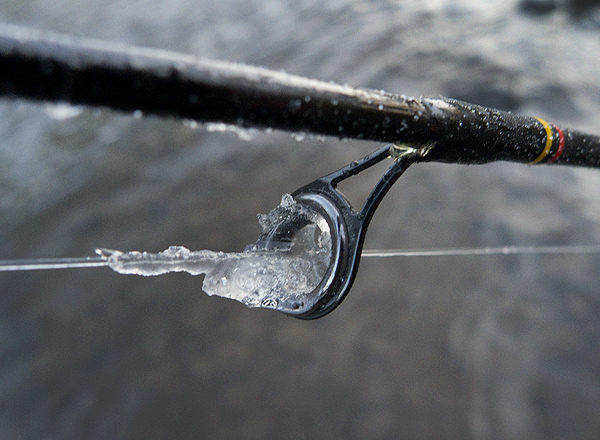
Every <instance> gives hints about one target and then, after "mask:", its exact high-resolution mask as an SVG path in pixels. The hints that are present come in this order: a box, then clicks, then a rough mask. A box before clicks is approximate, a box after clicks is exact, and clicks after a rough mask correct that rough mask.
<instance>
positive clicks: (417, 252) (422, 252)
mask: <svg viewBox="0 0 600 440" xmlns="http://www.w3.org/2000/svg"><path fill="white" fill-rule="evenodd" d="M597 253H600V245H570V246H502V247H483V248H455V249H369V250H363V252H362V256H363V257H378V258H386V257H454V256H473V255H515V254H597Z"/></svg>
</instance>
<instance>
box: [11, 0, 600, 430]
mask: <svg viewBox="0 0 600 440" xmlns="http://www.w3.org/2000/svg"><path fill="white" fill-rule="evenodd" d="M531 3H536V2H521V3H519V2H515V1H511V0H509V1H495V0H485V1H475V0H473V1H464V2H458V1H456V2H455V1H443V0H437V1H423V2H408V1H383V0H381V1H359V0H355V1H343V0H337V1H336V0H334V1H330V2H326V3H325V4H321V2H316V1H309V0H306V1H288V2H280V1H270V0H263V1H253V0H250V1H248V0H244V1H239V0H226V1H223V0H220V1H210V2H193V1H190V0H169V1H166V0H164V1H159V0H154V1H132V0H127V1H122V0H112V1H107V2H92V1H87V0H82V1H68V0H65V1H55V2H46V1H35V0H27V1H24V0H7V1H5V2H3V5H2V7H0V20H1V21H3V22H8V23H13V24H21V25H26V26H32V27H36V28H42V29H49V30H54V31H60V32H66V33H70V34H74V35H79V36H85V37H93V38H99V39H105V40H112V41H119V42H124V43H130V44H137V45H144V46H150V47H158V48H166V49H170V50H176V51H180V52H185V53H192V54H197V55H201V56H206V57H211V58H219V59H224V60H229V61H242V62H246V63H250V64H258V65H261V66H265V67H269V68H272V69H285V70H286V71H288V72H291V73H295V74H301V75H306V76H310V77H314V78H318V79H322V80H335V81H337V82H340V83H348V84H351V85H356V86H364V87H372V88H376V89H385V90H387V91H390V92H396V93H405V94H414V95H420V94H426V95H446V96H451V97H453V98H458V99H463V100H467V101H471V102H474V103H477V104H483V105H489V106H494V107H498V108H501V109H504V110H511V111H515V112H521V113H526V114H531V115H533V116H540V117H543V118H546V119H548V120H551V121H553V122H555V123H557V124H560V125H561V126H565V127H573V128H579V129H582V130H585V131H589V132H591V133H594V134H600V55H599V54H600V29H599V28H598V26H597V25H596V24H595V21H594V17H595V15H594V13H593V11H592V12H589V11H588V12H587V13H585V14H583V15H584V17H583V18H584V19H583V20H574V19H573V18H572V13H571V12H569V10H568V8H567V7H566V6H565V5H566V4H567V2H556V7H555V8H554V9H553V8H550V10H549V11H548V12H546V13H543V14H538V13H530V12H523V9H524V8H523V7H522V4H531ZM539 3H542V2H539ZM546 3H547V4H550V5H552V4H553V3H552V2H546ZM525 9H527V8H525ZM529 9H531V8H529ZM534 9H535V8H534ZM538 9H539V8H538ZM541 9H543V8H541ZM0 133H1V136H0V222H1V223H0V224H1V225H2V227H1V228H0V258H2V259H5V258H29V257H31V258H37V257H39V258H42V257H59V256H85V255H91V254H92V252H93V249H94V248H97V247H103V248H112V249H124V250H127V249H144V250H148V251H152V252H157V251H161V250H163V249H165V248H167V247H168V246H170V245H181V246H185V247H187V248H189V249H213V250H222V251H226V252H237V251H241V250H243V248H244V246H245V245H246V244H247V243H252V242H254V241H255V240H256V237H257V235H258V233H259V229H258V226H257V223H256V219H255V215H256V213H258V212H263V213H264V212H269V210H270V209H271V208H273V207H274V206H276V205H277V204H278V203H279V200H280V197H281V194H283V193H285V192H291V191H293V190H294V189H296V188H298V187H299V186H301V185H303V184H305V183H307V182H309V181H311V180H313V179H315V178H316V177H318V176H320V175H323V174H325V173H328V172H330V171H332V170H334V169H336V168H338V167H340V166H342V165H345V164H347V163H349V162H350V161H352V160H354V159H357V158H359V157H362V156H363V155H365V154H366V153H368V152H369V151H371V150H374V149H376V148H377V147H379V145H377V144H372V143H366V142H362V143H361V142H342V141H338V140H336V139H329V138H328V139H325V140H317V139H303V140H302V141H301V142H299V141H298V139H301V138H303V136H299V135H297V136H295V137H292V136H290V135H289V134H284V133H275V132H274V133H242V135H241V136H239V137H238V136H236V135H235V134H234V133H230V132H222V131H220V130H218V129H217V130H215V127H212V128H211V130H208V129H203V128H195V127H193V126H191V124H189V123H188V124H184V123H182V122H181V121H175V120H161V119H159V118H155V117H144V116H143V115H139V114H138V115H123V114H116V113H113V112H110V111H108V110H90V109H84V108H82V109H79V108H77V109H73V108H70V107H66V108H65V107H61V106H58V107H57V106H47V105H40V104H34V103H28V102H24V101H6V100H3V101H0ZM372 185H373V181H372V179H371V180H370V179H369V178H368V177H366V178H364V179H363V178H362V176H361V177H360V178H356V179H355V181H354V182H353V183H350V184H349V185H347V186H346V187H344V188H343V190H344V191H345V192H346V193H347V194H348V195H349V196H350V198H351V199H355V198H358V199H360V198H361V197H364V194H365V193H366V192H368V190H369V189H370V188H371V187H372ZM599 226H600V172H598V171H595V170H584V169H571V168H563V167H547V168H546V167H528V166H523V165H515V164H505V163H500V164H493V165H485V166H471V167H467V166H455V165H438V164H422V165H417V166H414V167H413V168H412V169H410V170H408V172H407V173H406V174H405V176H403V177H402V178H401V179H400V180H399V181H398V183H397V184H396V187H395V188H394V189H393V190H392V191H391V192H390V194H389V195H388V196H387V197H386V199H385V200H384V201H383V203H382V205H381V207H380V208H379V210H378V212H377V214H376V216H375V218H374V220H373V223H372V227H371V230H370V231H369V234H368V236H367V242H366V245H365V246H366V248H371V249H374V248H377V249H381V248H428V247H435V248H439V247H468V246H504V245H568V244H591V243H598V242H599V241H600V237H599V235H600V232H599V231H600V228H599ZM201 285H202V280H201V279H200V278H198V277H192V276H189V275H187V274H168V275H162V276H160V277H151V278H142V277H128V276H123V275H119V274H116V273H113V272H112V271H111V270H109V269H106V268H96V269H75V270H64V271H53V272H30V273H13V274H2V275H1V276H0V286H1V287H2V289H1V295H0V389H1V390H2V392H1V393H0V438H36V439H37V438H114V439H120V438H123V439H132V438H136V439H137V438H140V439H141V438H144V439H145V438H188V437H196V438H198V437H199V438H227V439H230V438H294V439H297V438H340V439H342V438H343V439H347V438H389V439H392V438H394V439H395V438H476V439H479V438H481V439H487V438H529V439H535V438H540V439H542V438H544V439H547V438H561V439H562V438H593V437H594V436H595V435H597V432H598V431H599V430H600V419H599V418H598V416H597V415H598V413H599V412H600V375H599V371H600V354H599V353H600V351H599V350H598V347H599V346H600V319H598V317H599V315H600V294H599V285H600V257H598V256H594V255H587V254H586V255H581V256H577V255H522V256H517V255H507V256H487V257H481V256H477V257H444V258H403V259H400V258H397V259H377V258H372V259H368V260H365V261H363V263H362V265H361V268H360V270H359V273H358V277H357V281H356V283H355V287H354V288H353V289H352V291H351V292H350V295H349V296H348V298H347V299H346V300H345V301H344V303H343V304H342V305H341V306H340V307H339V308H338V309H337V310H336V311H335V312H334V313H333V314H331V315H329V316H327V317H326V318H324V319H321V320H318V321H311V322H306V321H299V320H294V319H292V318H288V317H285V316H283V315H281V314H279V313H277V312H276V311H273V310H257V309H247V308H246V307H244V306H243V305H240V304H238V303H236V302H233V301H229V300H226V299H220V298H214V297H212V298H211V297H208V296H206V295H204V294H202V293H201Z"/></svg>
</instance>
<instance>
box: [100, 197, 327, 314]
mask: <svg viewBox="0 0 600 440" xmlns="http://www.w3.org/2000/svg"><path fill="white" fill-rule="evenodd" d="M258 220H259V223H260V226H261V229H262V232H261V234H260V236H259V239H258V241H257V242H256V243H255V244H253V245H250V246H248V247H247V248H246V250H245V251H243V252H239V253H225V252H214V251H208V250H201V251H190V250H189V249H186V248H185V247H182V246H171V247H169V248H168V249H167V250H165V251H163V252H159V253H156V254H154V253H148V252H137V251H132V252H121V251H117V250H109V249H101V250H98V253H99V254H100V255H101V256H102V257H103V258H104V259H105V260H106V261H107V265H108V266H109V267H110V268H112V269H113V270H114V271H116V272H118V273H122V274H135V275H142V276H155V275H161V274H165V273H168V272H188V273H190V274H192V275H200V274H205V277H204V282H203V285H202V287H203V290H204V291H205V292H206V293H207V294H208V295H211V296H212V295H216V296H221V297H224V298H230V299H235V300H237V301H240V302H242V303H243V304H245V305H247V306H248V307H268V308H274V309H279V310H282V311H294V310H297V309H299V308H301V307H302V306H303V305H304V304H305V303H306V301H307V300H309V297H310V294H311V293H312V292H313V291H314V290H315V289H316V287H317V286H318V285H319V283H320V282H321V280H322V279H323V277H324V275H325V273H326V272H327V268H328V267H329V264H330V258H331V238H330V236H329V227H328V225H327V222H326V221H325V219H324V218H323V217H322V216H320V215H319V214H317V213H316V212H315V211H313V210H312V209H310V208H309V207H307V206H306V205H302V204H298V203H296V202H295V201H294V199H293V198H292V197H291V196H290V195H288V194H286V195H284V196H283V197H282V200H281V204H280V205H279V206H278V207H277V208H275V209H274V210H272V211H271V212H270V213H269V214H265V215H261V214H259V216H258ZM291 230H293V233H292V234H290V231H291ZM282 231H283V232H282Z"/></svg>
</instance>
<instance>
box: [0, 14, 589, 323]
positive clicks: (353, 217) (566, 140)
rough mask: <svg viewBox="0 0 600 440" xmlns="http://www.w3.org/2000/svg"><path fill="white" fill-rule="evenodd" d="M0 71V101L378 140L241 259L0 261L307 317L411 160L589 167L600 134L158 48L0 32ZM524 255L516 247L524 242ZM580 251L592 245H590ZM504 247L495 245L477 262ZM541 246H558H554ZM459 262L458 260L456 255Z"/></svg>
mask: <svg viewBox="0 0 600 440" xmlns="http://www.w3.org/2000/svg"><path fill="white" fill-rule="evenodd" d="M0 66H2V67H0V96H4V97H7V98H25V99H32V100H38V101H50V102H66V103H69V104H73V105H87V106H93V107H106V108H111V109H114V110H117V111H124V112H136V111H141V112H143V113H145V114H155V115H159V116H167V117H174V118H180V119H189V120H194V121H197V122H220V123H225V124H233V125H237V126H240V127H243V128H262V129H278V130H284V131H291V132H297V133H310V134H314V135H327V136H335V137H338V138H344V139H362V140H370V141H377V142H382V143H389V144H388V145H385V146H384V147H381V148H379V149H378V150H376V151H374V152H373V153H371V154H369V155H367V156H365V157H363V158H362V159H360V160H357V161H353V162H352V163H351V164H349V165H347V166H345V167H343V168H341V169H339V170H337V171H334V172H333V173H330V174H328V175H326V176H323V177H321V178H319V179H316V180H315V181H313V182H311V183H309V184H308V185H305V186H303V187H301V188H299V189H297V190H296V191H294V192H293V193H292V194H291V196H290V195H287V196H284V199H283V200H282V205H280V206H279V207H278V208H276V209H275V210H273V211H272V213H271V214H269V216H271V220H270V221H269V222H266V223H265V224H267V225H268V227H266V228H265V227H264V226H263V231H262V232H261V234H260V236H259V239H258V241H257V243H256V244H255V245H253V246H250V247H249V248H248V249H247V250H246V251H244V252H243V253H241V254H223V253H214V252H213V253H211V251H196V252H190V251H189V250H187V249H185V248H181V247H173V248H169V249H168V250H166V251H164V252H162V253H160V254H148V253H145V252H144V253H140V252H130V253H126V254H124V253H122V252H119V251H99V254H100V255H99V256H98V257H90V258H76V259H67V260H70V261H66V260H65V259H51V260H37V261H31V260H27V261H21V262H18V263H19V264H15V263H14V262H10V261H9V262H1V263H2V264H0V270H2V267H5V268H8V269H7V270H13V269H15V268H17V267H27V269H36V268H47V269H49V268H61V267H97V266H110V267H111V268H113V269H115V270H117V271H121V273H137V274H140V275H156V274H160V273H165V272H169V271H188V272H190V273H194V274H198V273H206V277H205V280H204V286H203V287H204V288H205V290H207V291H209V290H210V291H211V292H216V293H214V294H219V295H221V296H227V297H230V298H234V299H238V300H240V301H242V302H244V303H245V304H246V305H250V306H258V307H269V308H275V309H278V310H280V311H282V312H284V313H286V314H288V315H292V316H295V317H297V318H302V319H314V318H319V317H321V316H324V315H326V314H327V313H329V312H331V311H332V310H333V309H335V308H336V307H337V306H338V305H339V304H340V303H341V302H342V300H343V299H344V298H345V296H346V295H347V293H348V291H349V290H350V288H351V286H352V284H353V282H354V279H355V277H356V273H357V270H358V265H359V262H360V258H361V256H362V255H363V254H362V246H363V242H364V239H365V235H366V231H367V228H368V226H369V223H370V220H371V218H372V216H373V214H374V212H375V210H376V209H377V207H378V206H379V203H380V202H381V200H382V199H383V197H384V196H385V195H386V194H387V192H388V191H389V189H390V188H391V187H392V185H393V184H394V183H395V182H396V181H397V179H398V178H399V177H400V176H401V175H402V174H403V173H404V171H405V170H406V169H407V168H408V167H409V166H410V165H412V164H414V163H417V162H431V161H436V162H445V163H456V164H483V163H488V162H493V161H501V160H503V161H511V162H521V163H528V164H563V165H578V166H587V167H599V166H600V137H598V136H595V135H590V134H585V133H580V132H578V131H574V130H569V129H563V128H561V127H559V126H558V125H556V124H553V123H549V122H547V121H545V120H544V119H542V118H535V117H528V116H520V115H514V114H512V113H509V112H504V111H500V110H495V109H490V108H486V107H482V106H478V105H474V104H468V103H465V102H462V101H457V100H454V99H450V98H443V97H437V98H427V97H419V98H413V97H406V96H403V95H394V94H389V93H386V92H384V91H377V90H366V89H359V88H353V87H350V86H347V85H340V84H335V83H331V82H323V81H318V80H313V79H308V78H303V77H299V76H295V75H290V74H287V73H284V72H276V71H272V70H268V69H263V68H258V67H252V66H247V65H243V64H235V63H228V62H223V61H213V60H206V59H200V58H196V57H193V56H190V55H183V54H178V53H173V52H168V51H163V50H156V49H148V48H139V47H131V46H125V45H118V44H115V43H108V42H101V41H94V40H85V39H76V38H72V37H69V36H64V35H58V34H53V33H48V32H40V31H36V30H30V29H24V28H20V27H15V26H10V25H0ZM388 158H392V159H394V160H393V163H392V165H391V166H390V167H389V168H388V170H387V171H386V172H385V173H384V174H383V176H382V177H381V179H380V180H379V182H378V183H377V184H376V186H375V187H374V189H373V190H372V192H371V194H370V196H369V197H368V199H367V201H366V202H365V203H364V205H363V206H362V208H360V209H355V208H354V207H353V206H352V205H351V204H350V202H349V201H348V200H347V199H346V198H345V197H344V196H343V194H342V193H340V192H339V191H338V190H337V185H338V184H339V183H340V182H341V181H343V180H346V179H348V178H350V177H352V176H355V175H357V174H359V173H361V172H362V171H364V170H366V169H368V168H370V167H371V166H373V165H375V164H377V163H379V162H381V161H383V160H385V159H388ZM286 197H287V198H286ZM284 201H285V203H284ZM273 213H274V214H273ZM267 217H268V216H267ZM274 219H275V220H274ZM317 232H318V233H317ZM316 237H318V238H316ZM294 248H296V251H294ZM524 249H526V250H525V251H524V252H529V251H528V250H527V249H529V248H524ZM579 249H583V251H585V252H597V251H598V250H599V249H598V247H596V246H592V247H585V248H582V247H579ZM514 251H516V249H512V250H511V249H510V248H501V250H498V249H496V250H491V249H490V250H488V251H485V252H480V253H479V254H480V255H484V254H497V253H504V254H508V253H516V252H514ZM521 251H522V249H521V250H519V252H521ZM545 251H547V252H548V253H555V252H564V251H568V250H565V249H563V248H558V247H557V248H548V249H546V250H545ZM286 252H287V253H286ZM425 252H427V251H425ZM421 254H422V255H425V254H424V253H423V252H421ZM433 254H435V252H434V253H433ZM433 254H432V253H431V251H429V255H433ZM459 254H465V255H466V253H465V252H464V251H461V252H459ZM446 255H447V253H446ZM315 256H317V257H315ZM255 257H256V258H255ZM256 259H258V260H257V261H259V262H265V266H266V267H262V264H261V263H260V264H259V265H258V266H256V265H255V266H253V267H254V268H255V269H256V268H258V269H256V270H258V271H262V272H260V277H258V273H259V272H257V271H256V270H254V271H253V272H251V276H249V278H248V277H247V278H246V279H245V280H244V281H243V283H241V284H244V285H245V286H249V285H251V286H252V288H251V289H249V288H248V289H249V290H248V291H241V293H239V294H238V293H236V294H233V293H231V292H232V291H233V290H232V289H233V287H232V286H233V285H235V284H236V282H237V281H239V280H236V279H235V278H233V277H234V275H233V274H235V273H236V271H237V269H239V268H243V270H240V271H237V273H238V275H237V276H239V274H240V273H242V274H246V275H248V274H247V273H246V269H247V267H246V266H240V265H243V264H245V263H244V262H247V261H254V260H256ZM224 260H227V261H228V263H230V268H231V267H235V268H236V270H233V269H232V270H229V269H228V270H229V271H228V272H226V273H225V275H226V276H223V273H221V272H219V271H217V272H214V270H216V269H214V267H215V264H216V263H217V262H219V261H224ZM232 261H233V263H232ZM68 264H73V266H68ZM303 264H306V265H308V266H307V267H312V266H316V267H318V268H320V269H319V270H320V272H318V274H316V275H315V273H313V274H312V275H313V277H312V278H313V280H312V281H311V282H310V283H304V284H305V285H304V287H303V288H301V289H300V290H294V289H292V290H291V291H283V292H282V291H281V290H276V289H281V285H282V284H285V285H286V286H289V280H290V279H291V278H293V279H295V280H299V279H304V278H303V277H304V276H305V275H306V274H305V273H302V272H295V273H294V274H293V275H294V276H293V277H291V278H289V277H288V279H285V276H287V275H286V273H284V274H283V275H284V278H281V276H282V274H281V271H282V270H283V271H284V272H285V271H286V270H289V268H290V267H302V266H303ZM217 266H218V267H221V266H222V265H221V266H219V265H217ZM274 267H277V268H278V269H274ZM199 268H201V269H199ZM19 270H21V269H19ZM265 271H266V272H265ZM269 271H271V272H269ZM313 272H314V271H313ZM258 278H260V280H262V281H261V282H262V283H263V284H262V285H260V286H258V285H257V284H256V282H258V281H257V279H258ZM265 280H267V281H265ZM315 280H316V281H315ZM207 281H208V286H207ZM219 283H220V284H219ZM238 284H239V283H238ZM209 294H213V293H209Z"/></svg>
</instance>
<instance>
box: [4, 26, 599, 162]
mask: <svg viewBox="0 0 600 440" xmlns="http://www.w3.org/2000/svg"><path fill="white" fill-rule="evenodd" d="M0 65H1V66H2V67H1V68H0V96H5V97H10V98H15V97H20V98H27V99H34V100H41V101H50V102H66V103H69V104H73V105H88V106H94V107H96V106H100V107H106V108H111V109H114V110H119V111H125V112H134V111H136V110H139V111H141V112H143V113H146V114H155V115H159V116H171V117H175V118H181V119H189V120H194V121H198V122H221V123H226V124H233V125H238V126H240V127H246V128H250V127H252V128H262V129H278V130H285V131H291V132H298V133H300V132H301V133H310V134H314V135H327V136H335V137H338V138H345V139H363V140H371V141H377V142H381V143H388V142H392V143H396V144H404V145H408V146H412V147H414V148H415V149H417V150H418V152H419V161H437V162H446V163H462V164H479V163H487V162H493V161H498V160H505V161H511V162H522V163H536V164H537V163H540V164H542V163H545V164H567V165H580V166H588V167H598V166H599V165H600V138H599V137H598V136H593V135H590V134H585V133H580V132H577V131H574V130H567V129H562V128H560V127H559V126H558V125H555V124H551V123H548V122H546V121H545V120H543V119H541V118H534V117H527V116H519V115H514V114H512V113H509V112H504V111H500V110H495V109H490V108H485V107H482V106H478V105H474V104H468V103H465V102H461V101H457V100H454V99H449V98H443V97H438V98H425V97H420V98H413V97H406V96H403V95H395V94H390V93H386V92H384V91H378V90H366V89H359V88H353V87H350V86H347V85H340V84H335V83H331V82H324V81H318V80H313V79H308V78H303V77H299V76H295V75H290V74H287V73H284V72H278V71H273V70H267V69H263V68H258V67H253V66H247V65H243V64H235V63H228V62H223V61H214V60H207V59H203V58H197V57H194V56H191V55H184V54H179V53H174V52H168V51H164V50H157V49H149V48H140V47H132V46H126V45H122V44H116V43H110V42H104V41H95V40H87V39H80V38H73V37H70V36H65V35H59V34H54V33H50V32H42V31H37V30H31V29H26V28H22V27H17V26H12V25H5V24H4V25H0Z"/></svg>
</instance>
